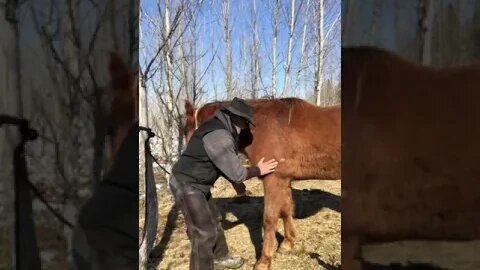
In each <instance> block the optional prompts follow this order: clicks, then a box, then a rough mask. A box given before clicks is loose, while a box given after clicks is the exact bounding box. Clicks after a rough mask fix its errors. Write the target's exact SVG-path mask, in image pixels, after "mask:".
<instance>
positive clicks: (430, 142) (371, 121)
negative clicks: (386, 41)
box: [342, 47, 480, 269]
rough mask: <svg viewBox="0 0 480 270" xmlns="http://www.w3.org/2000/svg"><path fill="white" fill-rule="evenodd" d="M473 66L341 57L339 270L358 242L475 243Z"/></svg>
mask: <svg viewBox="0 0 480 270" xmlns="http://www.w3.org/2000/svg"><path fill="white" fill-rule="evenodd" d="M479 78H480V64H475V65H469V66H463V67H455V68H443V69H439V68H430V67H425V66H420V65H417V64H413V63H410V62H407V61H405V60H403V59H401V58H400V57H398V56H396V55H393V54H391V53H389V52H387V51H384V50H381V49H375V48H366V47H363V48H345V49H342V123H343V124H342V125H343V127H342V131H343V136H342V146H343V148H342V153H343V163H342V170H343V176H344V177H343V179H342V180H343V181H342V215H343V216H342V253H343V254H342V255H343V256H342V259H343V262H342V266H343V267H344V269H361V268H362V265H361V254H360V247H361V244H362V243H366V242H377V241H378V242H384V241H395V240H403V239H430V240H470V239H479V238H480V215H479V214H478V213H480V192H479V190H480V181H479V180H480V179H479V176H480V166H478V161H479V160H480V140H479V138H480V106H479V105H478V101H479V100H480V91H479V90H480V79H479Z"/></svg>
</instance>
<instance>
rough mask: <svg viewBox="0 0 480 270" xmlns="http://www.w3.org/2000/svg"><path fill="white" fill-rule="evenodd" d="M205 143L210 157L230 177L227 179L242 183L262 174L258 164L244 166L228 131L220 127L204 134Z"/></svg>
mask: <svg viewBox="0 0 480 270" xmlns="http://www.w3.org/2000/svg"><path fill="white" fill-rule="evenodd" d="M203 145H204V146H205V151H206V152H207V155H208V157H209V158H210V159H211V160H212V162H213V164H215V166H216V167H217V168H218V169H219V170H220V171H222V172H223V174H224V175H225V176H226V177H227V178H228V179H227V180H229V181H231V182H234V183H241V182H243V181H245V180H247V179H250V178H252V177H256V176H259V175H260V168H258V167H257V166H252V167H248V168H245V167H243V166H242V164H241V161H240V159H239V157H238V156H237V154H236V153H235V142H234V140H233V137H232V135H231V134H230V133H229V132H228V131H226V130H224V129H218V130H215V131H212V132H210V133H208V134H206V135H205V136H203Z"/></svg>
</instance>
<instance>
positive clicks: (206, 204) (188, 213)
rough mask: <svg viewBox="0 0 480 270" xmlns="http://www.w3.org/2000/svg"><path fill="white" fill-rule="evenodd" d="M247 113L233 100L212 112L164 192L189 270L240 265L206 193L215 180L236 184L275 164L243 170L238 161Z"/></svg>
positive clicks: (247, 108) (246, 107)
mask: <svg viewBox="0 0 480 270" xmlns="http://www.w3.org/2000/svg"><path fill="white" fill-rule="evenodd" d="M252 116H253V108H252V107H251V106H250V105H249V104H247V103H246V102H245V101H244V100H242V99H239V98H234V99H233V101H232V102H231V103H230V104H229V105H227V106H225V107H223V108H222V109H220V110H218V111H217V112H216V113H215V116H214V117H213V118H212V119H210V120H208V121H206V122H205V123H203V124H202V125H201V126H200V127H199V128H198V129H197V130H196V131H195V132H194V134H193V135H192V138H191V139H190V141H189V143H188V145H187V147H186V149H185V151H184V152H183V153H182V155H181V157H180V159H179V160H178V162H177V163H176V164H175V165H174V166H173V169H172V175H171V177H170V181H169V184H170V189H171V191H172V193H173V195H174V197H175V201H176V203H177V205H179V206H180V209H181V210H182V213H183V215H184V217H185V223H186V224H187V233H188V236H189V238H190V243H191V246H192V252H191V255H190V270H211V269H213V267H214V265H215V266H216V267H218V268H232V269H234V268H239V267H241V266H242V265H243V263H244V260H243V258H241V257H238V256H231V255H229V252H228V246H227V243H226V240H225V234H224V232H223V228H222V224H221V219H222V218H221V215H220V214H219V213H218V211H217V210H216V208H215V205H214V203H213V201H212V199H211V197H212V195H211V193H210V189H211V188H212V187H213V184H214V183H215V181H216V180H217V178H218V177H219V176H223V177H225V179H227V180H228V181H230V182H235V183H240V182H243V181H245V180H247V179H250V178H252V177H256V176H260V175H266V174H269V173H271V172H273V171H274V170H275V168H276V167H277V164H278V163H277V161H276V160H275V159H271V160H269V161H267V162H264V158H262V159H261V160H260V161H259V163H258V164H257V166H252V167H249V168H245V167H243V166H242V165H241V161H240V159H239V157H238V145H237V143H236V142H237V138H238V134H240V131H241V130H242V129H246V128H249V125H253V123H252Z"/></svg>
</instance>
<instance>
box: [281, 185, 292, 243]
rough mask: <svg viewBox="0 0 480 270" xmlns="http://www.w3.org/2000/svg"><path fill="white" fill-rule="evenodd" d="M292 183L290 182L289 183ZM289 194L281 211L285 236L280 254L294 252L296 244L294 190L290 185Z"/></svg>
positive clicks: (287, 190) (287, 192) (287, 189)
mask: <svg viewBox="0 0 480 270" xmlns="http://www.w3.org/2000/svg"><path fill="white" fill-rule="evenodd" d="M288 182H290V181H288ZM285 193H286V194H287V195H286V196H285V202H284V203H283V206H282V208H281V209H280V217H281V218H282V219H283V226H284V231H285V233H284V235H285V238H284V239H283V241H282V243H281V244H280V250H279V251H280V252H288V251H290V250H292V248H293V243H294V242H295V226H294V225H293V209H294V205H293V200H292V188H291V186H290V184H289V185H288V187H287V188H286V190H285Z"/></svg>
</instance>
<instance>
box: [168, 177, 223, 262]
mask: <svg viewBox="0 0 480 270" xmlns="http://www.w3.org/2000/svg"><path fill="white" fill-rule="evenodd" d="M170 190H171V191H172V194H173V195H174V198H175V203H176V204H177V205H178V206H179V208H180V210H181V211H182V213H183V216H184V217H185V223H186V225H187V234H188V237H189V239H190V244H191V247H192V252H191V254H190V270H213V260H214V259H220V258H223V257H225V256H227V255H228V246H227V242H226V240H225V234H224V231H223V228H222V222H221V221H222V216H221V215H220V213H219V212H218V211H217V208H216V207H215V203H214V202H213V200H212V196H211V194H210V193H209V194H207V195H205V194H204V193H203V192H202V191H200V190H199V189H196V188H194V187H192V186H190V185H184V186H182V185H179V183H178V182H177V180H176V179H175V177H173V175H172V177H171V178H170Z"/></svg>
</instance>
